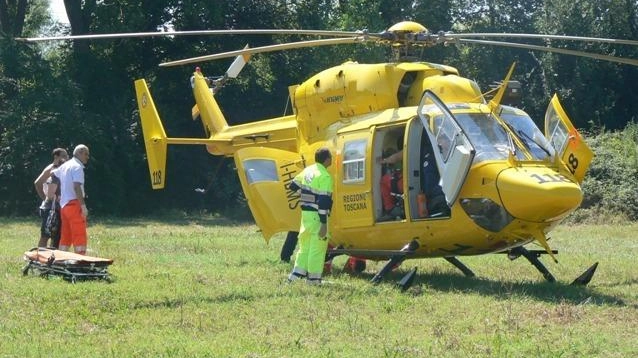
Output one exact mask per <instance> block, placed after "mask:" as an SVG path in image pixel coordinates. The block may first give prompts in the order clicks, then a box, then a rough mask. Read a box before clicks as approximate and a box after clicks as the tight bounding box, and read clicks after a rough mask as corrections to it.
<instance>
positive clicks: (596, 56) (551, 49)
mask: <svg viewBox="0 0 638 358" xmlns="http://www.w3.org/2000/svg"><path fill="white" fill-rule="evenodd" d="M452 42H458V43H464V44H479V45H491V46H502V47H514V48H522V49H528V50H536V51H544V52H555V53H560V54H564V55H572V56H579V57H587V58H593V59H596V60H604V61H610V62H617V63H624V64H627V65H633V66H638V60H634V59H631V58H624V57H615V56H609V55H602V54H598V53H591V52H584V51H575V50H567V49H562V48H555V47H548V46H538V45H529V44H521V43H515V42H501V41H489V40H469V39H463V38H456V39H454V40H453V41H452Z"/></svg>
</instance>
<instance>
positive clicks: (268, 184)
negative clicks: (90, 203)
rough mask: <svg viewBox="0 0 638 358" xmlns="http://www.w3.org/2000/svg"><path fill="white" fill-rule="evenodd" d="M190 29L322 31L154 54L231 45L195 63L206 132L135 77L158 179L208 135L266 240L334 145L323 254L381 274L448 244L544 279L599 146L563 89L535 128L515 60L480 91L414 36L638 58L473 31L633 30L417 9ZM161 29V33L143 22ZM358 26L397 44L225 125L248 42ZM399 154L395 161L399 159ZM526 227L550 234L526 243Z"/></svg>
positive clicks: (350, 39)
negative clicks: (518, 101) (480, 19)
mask: <svg viewBox="0 0 638 358" xmlns="http://www.w3.org/2000/svg"><path fill="white" fill-rule="evenodd" d="M188 33H189V32H173V33H170V34H171V35H172V36H176V35H180V34H188ZM198 34H299V35H316V36H322V37H329V38H322V39H318V40H310V41H300V42H292V43H284V44H278V45H272V46H263V47H256V48H248V47H246V48H244V49H242V50H238V51H231V52H225V53H220V54H215V55H208V56H201V57H196V58H190V59H185V60H178V61H173V62H167V63H163V64H161V65H160V66H175V65H185V64H192V63H201V62H203V61H208V60H216V59H222V58H232V57H236V59H235V61H234V62H233V63H232V64H231V66H230V68H229V69H228V71H227V73H226V74H225V75H224V76H222V77H218V78H208V77H206V76H204V75H203V74H202V73H201V71H200V70H199V68H198V69H197V70H196V71H195V72H194V73H193V76H192V77H191V85H192V88H193V94H194V97H195V103H196V105H195V106H194V107H193V113H192V115H193V118H200V119H201V121H202V123H203V125H204V128H205V131H206V134H207V136H208V137H206V138H171V137H168V136H167V135H166V133H165V131H164V128H163V126H162V123H161V121H160V116H159V114H158V110H157V108H156V106H155V104H154V102H153V99H152V97H151V93H150V91H149V88H148V85H147V83H146V81H145V80H144V79H139V80H137V81H135V88H136V93H137V102H138V106H139V112H140V117H141V121H142V127H143V133H144V141H145V145H146V152H147V158H148V165H149V171H150V179H151V183H152V187H153V188H154V189H161V188H163V187H164V185H165V182H166V175H165V173H166V170H165V168H166V152H167V145H169V144H171V145H174V144H195V145H205V146H206V148H207V150H208V152H209V153H210V154H212V155H220V156H227V157H233V158H234V161H235V165H236V167H237V169H238V175H239V180H240V182H241V185H242V188H243V191H244V194H245V196H246V198H247V200H248V205H249V207H250V210H251V212H252V214H253V217H254V219H255V221H256V224H257V226H258V227H259V228H260V229H261V233H262V234H263V236H264V238H265V239H266V241H268V240H269V239H270V238H271V237H272V236H273V235H274V234H276V233H281V232H295V231H297V230H298V227H299V222H300V209H299V208H298V206H299V195H298V194H297V193H295V192H292V191H291V190H290V189H289V185H288V184H289V183H290V182H291V181H292V179H293V178H294V176H295V175H296V174H297V173H299V172H300V171H301V170H302V169H303V168H304V167H305V166H307V165H309V164H312V161H313V158H314V152H315V150H316V149H318V148H320V147H328V148H330V150H331V151H332V153H333V165H332V166H331V167H330V168H329V171H330V173H331V174H332V176H333V178H334V191H333V201H334V204H333V209H332V212H331V216H330V220H329V231H330V233H331V238H330V244H331V246H332V247H333V248H331V249H330V250H329V253H328V255H329V256H330V257H332V256H335V255H340V254H345V255H349V256H353V257H357V258H360V259H372V260H385V259H388V260H389V261H388V263H387V264H386V265H384V266H383V268H382V269H381V270H380V271H379V272H378V273H377V274H376V275H375V276H374V278H373V282H379V281H380V280H381V279H382V277H383V276H384V275H385V274H386V273H387V272H388V271H389V270H390V269H391V268H392V267H395V266H396V265H397V264H399V263H400V262H401V261H403V260H405V259H408V258H436V257H440V258H444V259H446V260H447V261H449V262H450V263H452V264H453V265H454V266H456V267H457V268H459V269H460V270H461V271H462V272H463V273H464V274H465V275H467V276H473V275H474V274H473V272H472V271H471V270H470V269H469V268H468V267H466V266H465V265H464V264H463V263H461V261H460V260H459V259H458V257H460V256H468V255H482V254H489V253H506V254H508V257H509V258H510V259H512V260H513V259H515V258H517V257H520V256H523V257H525V258H526V259H528V260H529V261H530V262H531V263H532V264H533V265H534V266H535V267H536V268H537V269H538V270H539V271H540V272H541V273H542V274H543V276H544V277H545V279H546V280H548V281H555V278H554V277H553V275H552V274H551V273H550V272H549V270H548V269H547V268H546V267H545V266H544V265H543V264H542V262H541V261H540V260H539V257H540V255H541V254H545V253H546V254H549V255H550V256H551V257H552V258H554V260H555V255H556V254H557V251H555V250H552V249H551V248H550V246H549V244H548V235H549V233H550V232H551V230H552V229H553V228H555V227H556V226H557V225H558V224H559V223H560V222H561V221H562V220H563V219H565V218H566V217H567V216H568V215H569V214H570V213H572V212H573V211H574V210H576V209H577V208H578V206H579V205H580V203H581V200H582V198H583V193H582V189H581V186H580V184H581V183H582V181H583V179H584V177H585V174H586V171H587V168H588V166H589V164H590V162H591V160H592V158H593V153H592V151H591V149H590V148H589V147H588V146H587V144H586V143H585V141H584V140H583V138H582V136H581V135H580V133H579V132H578V130H577V129H576V128H575V127H574V126H573V125H572V123H571V122H570V120H569V118H568V116H567V114H566V112H565V110H564V109H563V108H562V106H561V104H560V102H559V99H558V97H557V96H554V97H553V98H552V99H551V101H550V102H549V106H548V108H547V112H546V114H545V126H544V131H541V130H540V129H539V128H538V127H537V126H536V124H535V123H534V121H533V120H532V119H531V118H530V117H529V115H527V114H526V113H525V112H524V111H522V110H521V109H518V108H515V107H514V106H510V105H507V104H506V102H507V99H508V98H511V97H512V96H516V95H517V91H518V90H519V89H520V88H517V87H516V82H515V81H511V77H512V74H513V71H514V65H512V67H511V68H510V70H509V72H508V73H507V75H506V76H505V78H504V80H503V81H502V82H501V84H500V85H499V87H498V88H497V90H496V91H494V93H493V96H492V97H491V98H490V99H488V98H487V97H486V95H484V94H483V93H482V92H481V90H480V88H479V86H478V84H477V83H476V82H474V81H472V80H470V79H467V78H464V77H462V76H461V75H460V74H459V72H458V70H457V69H455V68H453V67H450V66H446V65H441V64H434V63H428V62H423V61H418V60H417V58H415V56H414V54H415V52H416V51H415V50H416V49H420V48H425V47H431V46H435V45H439V44H457V43H462V44H481V45H495V46H506V47H516V48H524V49H529V50H539V51H549V52H557V53H562V54H568V55H576V56H584V57H590V58H594V59H599V60H607V61H614V62H619V63H625V64H630V65H638V61H636V60H633V59H627V58H619V57H613V56H608V55H602V54H595V53H586V52H580V51H572V50H567V49H562V48H552V47H545V46H536V45H531V44H524V43H511V42H502V41H488V40H479V39H476V38H507V37H510V38H512V37H514V38H543V39H555V40H572V41H588V42H592V41H598V42H613V43H621V44H627V45H638V41H631V40H616V39H599V38H583V37H573V36H557V35H535V34H454V33H449V32H439V33H433V32H430V31H429V30H428V29H427V28H425V27H424V26H422V25H421V24H418V23H416V22H411V21H404V22H400V23H397V24H395V25H394V26H392V27H390V28H389V29H387V30H386V31H383V32H380V33H371V32H368V31H355V32H348V31H314V30H213V31H200V32H198ZM143 35H147V34H143ZM156 35H157V36H161V34H150V35H149V36H156ZM97 36H100V35H97ZM106 36H109V37H114V36H117V37H128V36H140V34H118V35H106ZM95 37H96V35H88V36H77V37H75V38H95ZM66 38H68V37H66ZM53 39H55V38H53ZM367 42H373V43H377V44H379V43H380V44H387V45H388V46H390V48H391V49H392V51H393V55H394V58H393V60H392V61H390V62H387V63H377V64H363V63H358V62H353V61H348V62H344V63H342V64H340V65H338V66H335V67H332V68H328V69H326V70H323V71H321V72H319V73H317V74H316V75H314V76H312V77H310V78H309V79H307V80H305V81H304V82H303V83H301V84H299V85H294V86H290V87H289V96H290V100H291V103H292V110H293V113H292V114H290V115H285V116H282V117H278V118H271V119H265V120H259V121H255V122H251V123H248V124H242V125H232V126H231V125H229V124H228V122H227V121H226V119H225V118H224V115H223V114H222V111H221V109H220V107H219V105H218V103H217V101H216V99H215V93H216V92H217V91H219V90H220V89H221V88H222V87H223V85H224V84H225V82H226V81H227V80H228V79H231V78H234V77H237V75H238V74H239V71H240V70H241V68H242V67H243V66H244V65H245V64H246V63H247V61H248V59H249V57H250V56H251V55H254V54H258V53H266V52H271V51H279V50H289V49H296V48H302V47H311V46H324V45H338V44H353V43H367ZM391 152H394V153H395V154H394V157H395V158H396V157H398V158H399V159H398V161H396V162H395V164H394V168H390V167H389V165H387V164H385V163H386V162H388V155H389V153H391ZM397 153H399V154H397ZM397 162H398V163H397ZM397 167H400V168H401V169H400V174H401V175H398V173H397V172H398V170H397ZM386 175H391V176H392V180H394V182H393V184H392V188H391V189H390V195H391V196H392V199H393V200H392V204H391V205H390V210H388V207H387V205H386V204H388V200H387V196H388V192H387V190H386V191H384V190H383V189H382V187H381V182H382V181H383V180H384V177H385V178H387V177H386ZM398 188H401V189H398ZM532 242H537V243H538V244H540V246H541V247H542V248H543V250H530V249H527V248H526V247H525V246H526V245H527V244H530V243H532ZM596 267H597V263H596V264H594V265H593V266H592V267H590V268H589V269H588V270H586V271H585V272H584V273H583V274H582V275H580V276H579V277H578V278H577V279H576V280H575V281H574V283H577V284H584V285H586V284H587V283H588V282H589V281H590V280H591V278H592V277H593V275H594V272H595V270H596ZM415 273H416V269H413V270H411V271H410V272H408V274H406V275H405V277H403V279H402V280H401V282H400V284H401V286H402V287H403V288H406V287H409V285H410V284H411V282H412V280H413V278H414V275H415Z"/></svg>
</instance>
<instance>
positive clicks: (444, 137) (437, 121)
mask: <svg viewBox="0 0 638 358" xmlns="http://www.w3.org/2000/svg"><path fill="white" fill-rule="evenodd" d="M455 131H456V129H455V128H454V125H453V123H452V122H451V121H446V120H444V117H443V116H436V117H435V118H434V136H435V137H436V142H437V144H438V147H439V150H440V151H441V157H442V158H443V161H444V162H446V163H447V160H448V157H449V156H450V153H451V152H452V149H453V148H454V146H453V145H452V144H453V142H454V140H455V136H454V133H455Z"/></svg>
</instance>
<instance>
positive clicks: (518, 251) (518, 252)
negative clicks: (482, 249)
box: [507, 246, 557, 282]
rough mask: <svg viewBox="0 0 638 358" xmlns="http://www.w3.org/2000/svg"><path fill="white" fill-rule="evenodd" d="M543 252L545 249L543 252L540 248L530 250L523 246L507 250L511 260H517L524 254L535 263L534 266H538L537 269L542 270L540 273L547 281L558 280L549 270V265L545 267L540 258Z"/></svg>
mask: <svg viewBox="0 0 638 358" xmlns="http://www.w3.org/2000/svg"><path fill="white" fill-rule="evenodd" d="M543 253H544V251H543V252H541V251H540V250H534V251H530V250H527V249H526V248H524V247H522V246H519V247H515V248H513V249H511V250H509V251H508V252H507V257H508V258H509V259H510V260H516V259H517V258H519V257H520V256H523V257H524V258H526V259H527V261H529V262H530V263H531V264H532V265H534V267H536V269H537V270H538V271H540V273H542V274H543V277H545V279H546V280H547V282H556V279H555V278H554V276H553V275H552V273H551V272H549V270H548V269H547V267H545V265H543V263H542V262H541V261H540V260H539V259H538V257H539V256H540V255H541V254H543ZM555 253H557V252H555Z"/></svg>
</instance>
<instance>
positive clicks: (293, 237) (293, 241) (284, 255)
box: [279, 231, 299, 262]
mask: <svg viewBox="0 0 638 358" xmlns="http://www.w3.org/2000/svg"><path fill="white" fill-rule="evenodd" d="M298 236H299V233H298V232H296V231H288V235H286V241H285V242H284V245H283V246H282V247H281V253H280V254H279V258H280V259H281V261H284V262H290V257H292V253H293V252H295V247H296V246H297V241H298Z"/></svg>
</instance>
